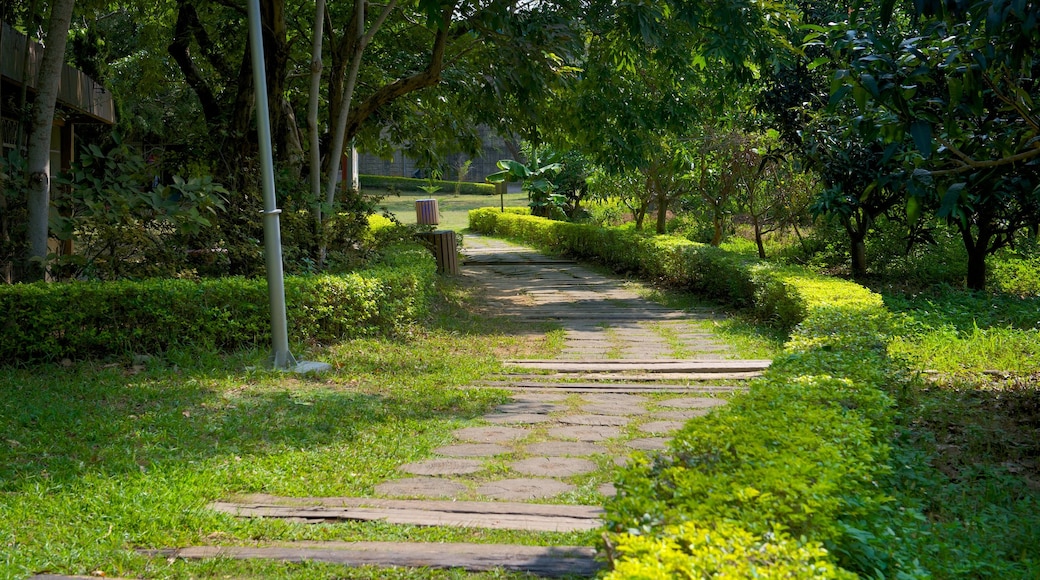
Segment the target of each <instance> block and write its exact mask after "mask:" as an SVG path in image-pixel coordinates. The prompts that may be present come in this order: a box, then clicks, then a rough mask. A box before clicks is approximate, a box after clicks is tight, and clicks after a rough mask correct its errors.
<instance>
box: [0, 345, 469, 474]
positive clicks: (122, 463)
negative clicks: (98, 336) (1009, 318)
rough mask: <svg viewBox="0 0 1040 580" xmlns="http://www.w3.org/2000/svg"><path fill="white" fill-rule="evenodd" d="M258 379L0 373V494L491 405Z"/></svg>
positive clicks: (52, 369) (294, 446)
mask: <svg viewBox="0 0 1040 580" xmlns="http://www.w3.org/2000/svg"><path fill="white" fill-rule="evenodd" d="M388 370H389V372H393V369H388ZM259 375H261V376H258V377H253V378H251V377H249V376H246V377H241V376H238V377H234V376H233V377H228V376H227V374H224V373H217V372H196V373H182V372H178V371H177V370H170V369H167V370H156V371H147V372H143V373H140V374H136V375H132V376H127V375H126V374H125V373H124V370H123V369H122V368H118V369H117V368H108V369H97V368H95V367H94V365H91V364H88V363H84V364H81V365H78V366H77V367H75V368H72V369H64V368H60V367H57V366H41V367H37V368H34V369H32V370H12V369H4V370H0V383H2V384H4V385H6V386H5V387H4V388H3V389H2V390H0V425H2V427H0V491H15V490H18V489H19V488H21V487H22V485H23V484H25V483H26V482H28V481H32V480H36V481H38V480H45V481H47V482H48V484H49V485H61V484H67V483H73V482H75V481H76V480H78V479H80V478H82V477H83V476H85V475H88V474H104V475H106V476H112V475H118V474H120V473H135V472H139V471H146V470H151V469H154V468H156V467H160V466H163V465H174V464H189V463H199V462H203V461H205V460H207V459H209V458H212V457H217V456H223V457H239V456H262V455H267V454H272V453H278V452H280V451H285V450H304V449H309V448H316V447H322V446H326V445H336V444H343V443H349V442H351V441H355V440H357V439H358V438H359V436H360V435H362V434H363V433H365V432H366V431H368V430H370V429H372V428H373V427H374V426H376V425H379V424H383V423H406V422H411V421H424V420H429V419H450V418H456V417H458V418H466V417H472V416H474V415H476V414H478V413H480V412H483V410H484V409H485V408H486V406H487V404H488V403H487V401H488V398H486V397H484V398H480V397H473V396H471V395H469V394H467V393H465V392H461V391H454V390H450V389H433V388H425V389H424V388H419V389H416V391H415V395H410V394H409V393H408V392H407V391H406V390H400V391H395V392H394V393H393V394H384V393H375V394H373V393H366V392H358V391H357V390H353V387H352V386H351V383H349V382H348V383H346V384H344V383H343V382H336V381H329V382H316V381H307V380H302V381H301V380H300V379H296V378H289V377H285V378H282V377H273V378H272V377H270V376H269V375H271V373H260V374H259ZM262 375H267V376H262ZM418 395H422V396H421V399H420V397H419V396H418Z"/></svg>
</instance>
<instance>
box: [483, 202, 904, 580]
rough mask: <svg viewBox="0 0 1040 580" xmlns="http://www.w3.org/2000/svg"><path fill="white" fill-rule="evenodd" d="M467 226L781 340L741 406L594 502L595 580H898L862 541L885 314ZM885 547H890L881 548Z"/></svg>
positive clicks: (512, 227) (732, 269) (899, 570)
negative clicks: (600, 522)
mask: <svg viewBox="0 0 1040 580" xmlns="http://www.w3.org/2000/svg"><path fill="white" fill-rule="evenodd" d="M470 227H471V228H472V229H474V230H477V231H480V232H482V233H485V234H493V235H500V236H504V237H508V238H512V239H515V240H518V241H522V242H525V243H528V244H531V245H534V246H537V247H539V248H541V249H544V250H548V251H551V252H555V253H559V254H568V255H573V256H576V257H579V258H584V259H592V260H596V261H599V262H601V263H604V264H606V265H608V266H610V267H612V268H613V269H614V270H616V271H623V272H633V273H637V274H639V275H642V276H645V277H649V278H653V279H657V280H663V281H665V282H667V283H669V284H673V285H676V286H679V287H683V288H686V289H689V290H692V291H695V292H698V293H703V294H708V295H710V296H712V297H714V298H716V299H720V300H722V301H725V302H727V303H730V304H733V305H736V306H740V307H747V308H751V309H753V311H754V312H756V313H757V314H758V315H759V316H761V317H763V318H764V319H767V320H769V321H771V322H772V323H774V324H776V325H778V326H780V327H782V328H785V329H787V330H789V331H790V332H791V338H790V340H789V341H788V343H787V344H786V346H785V352H784V354H783V355H782V356H780V357H778V358H777V359H776V360H774V362H773V365H772V366H771V367H770V368H769V369H768V370H767V371H766V373H765V374H764V376H763V377H762V378H761V379H757V380H755V381H752V382H751V384H750V388H749V391H748V393H746V394H742V395H738V396H735V397H734V398H733V400H732V401H731V403H730V404H729V405H726V406H724V407H721V408H719V409H717V410H716V411H714V412H712V413H711V414H709V415H708V416H706V417H703V418H698V419H696V420H693V421H690V422H688V423H687V424H686V426H685V427H684V428H683V429H682V430H681V431H680V432H679V433H677V434H676V436H675V437H674V439H673V441H672V442H671V444H670V446H669V449H668V452H667V453H663V454H655V455H637V456H636V458H635V459H634V460H633V461H632V462H631V463H630V465H629V466H628V467H626V468H625V470H623V472H622V474H621V476H620V478H619V481H618V482H617V485H616V486H617V490H618V492H617V495H616V496H615V497H614V498H613V499H612V500H610V501H609V502H608V504H607V506H606V507H607V513H606V516H605V520H606V523H607V527H608V536H607V543H608V547H609V548H610V550H609V551H611V552H612V553H613V554H614V555H615V556H614V560H613V567H614V569H613V571H612V572H611V573H610V575H609V576H608V577H610V578H618V579H620V578H669V577H675V575H674V573H675V572H676V571H679V570H682V571H683V574H686V575H689V576H690V577H726V578H729V577H731V578H744V577H761V578H849V577H855V574H864V575H867V576H871V577H873V576H878V575H879V574H880V575H881V576H886V577H895V576H900V575H902V576H903V577H913V576H914V572H916V569H915V564H914V562H908V561H902V560H901V559H900V558H901V557H902V558H903V559H904V560H905V555H897V554H896V552H897V551H898V548H895V547H893V545H892V544H891V543H892V542H893V538H898V535H899V532H898V529H897V530H896V531H895V532H893V533H892V534H889V537H887V538H885V539H884V541H882V540H880V539H879V538H878V537H877V536H875V535H873V534H871V533H865V532H864V531H863V528H871V529H877V528H891V527H893V526H894V527H896V528H898V524H894V523H893V524H892V525H889V523H891V520H890V521H888V522H884V524H885V525H884V526H878V525H876V524H877V523H878V522H879V521H880V520H881V519H884V518H889V517H890V515H891V513H892V508H891V506H889V503H890V502H891V498H890V497H889V496H888V495H886V494H885V493H884V491H883V490H882V487H881V486H880V485H879V481H881V480H882V479H883V478H884V476H885V475H886V474H887V473H888V472H889V467H888V464H889V452H890V450H889V446H888V442H889V441H891V437H892V436H893V432H894V402H893V399H892V397H890V396H889V392H891V389H894V388H899V386H898V385H899V383H900V381H903V380H907V379H905V378H903V377H901V375H900V373H899V372H898V370H897V369H896V368H895V367H894V365H893V364H891V363H890V361H889V360H888V359H887V356H886V354H885V345H886V344H887V341H888V338H889V334H890V327H891V314H890V313H889V312H888V311H887V310H886V309H885V307H884V304H883V302H882V300H881V297H880V296H879V295H877V294H874V293H872V292H870V291H869V290H867V289H866V288H863V287H862V286H859V285H857V284H855V283H852V282H849V281H845V280H839V279H835V278H829V277H826V276H822V275H819V274H816V273H814V272H812V271H810V270H808V269H805V268H799V267H778V266H775V265H772V264H768V263H765V262H760V261H758V260H756V259H754V258H749V257H746V256H739V255H734V254H731V253H728V252H725V251H724V250H720V249H718V248H713V247H711V246H706V245H703V244H697V243H694V242H690V241H688V240H685V239H681V238H674V237H669V236H649V235H643V234H641V233H639V232H634V231H632V230H625V229H616V228H603V227H595V226H588V225H579V224H569V223H563V222H553V221H551V220H546V219H543V218H537V217H531V216H518V215H512V214H508V213H501V212H499V211H498V210H496V209H493V208H491V209H489V208H482V209H478V210H474V211H472V212H470ZM896 544H898V541H896Z"/></svg>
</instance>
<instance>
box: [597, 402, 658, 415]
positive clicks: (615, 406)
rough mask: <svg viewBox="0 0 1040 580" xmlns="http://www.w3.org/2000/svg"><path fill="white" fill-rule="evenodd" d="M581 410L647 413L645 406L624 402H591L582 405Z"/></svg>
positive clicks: (612, 413)
mask: <svg viewBox="0 0 1040 580" xmlns="http://www.w3.org/2000/svg"><path fill="white" fill-rule="evenodd" d="M581 411H582V412H583V413H591V414H593V415H643V414H645V413H649V411H647V410H646V407H642V406H638V405H631V404H625V403H592V404H589V405H582V407H581Z"/></svg>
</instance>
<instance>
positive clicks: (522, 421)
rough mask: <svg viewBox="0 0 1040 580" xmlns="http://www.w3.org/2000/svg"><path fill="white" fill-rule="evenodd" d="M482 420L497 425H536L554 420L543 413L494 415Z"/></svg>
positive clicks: (485, 416) (486, 416)
mask: <svg viewBox="0 0 1040 580" xmlns="http://www.w3.org/2000/svg"><path fill="white" fill-rule="evenodd" d="M481 418H482V419H484V420H485V421H487V422H488V423H495V424H496V425H535V424H537V423H545V422H548V421H551V420H552V419H551V418H550V417H549V416H548V415H545V414H543V413H494V414H491V415H484V416H483V417H481Z"/></svg>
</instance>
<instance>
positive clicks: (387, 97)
mask: <svg viewBox="0 0 1040 580" xmlns="http://www.w3.org/2000/svg"><path fill="white" fill-rule="evenodd" d="M454 10H455V6H454V2H453V3H452V4H451V5H449V6H447V7H446V8H445V9H444V11H443V12H442V21H441V24H442V25H441V26H440V27H439V28H438V29H437V36H436V38H435V39H434V43H433V51H432V53H431V54H430V62H429V64H428V65H427V66H426V69H425V70H423V71H422V72H419V73H416V74H414V75H411V76H407V77H404V78H400V79H397V80H396V81H394V82H392V83H390V84H388V85H385V86H383V87H381V88H380V89H378V90H377V91H376V92H375V93H373V94H372V95H370V96H369V97H368V98H367V99H365V101H364V102H362V103H361V104H360V105H358V107H357V109H354V110H352V111H351V112H350V117H349V118H348V119H347V136H348V137H352V136H354V135H356V134H357V132H358V129H359V128H360V127H361V124H362V123H363V122H364V121H365V119H367V118H369V117H370V116H372V114H373V113H375V112H376V111H378V110H379V108H380V107H382V106H384V105H387V104H389V103H391V102H393V101H394V100H395V99H397V98H399V97H401V96H404V95H407V94H408V93H411V92H414V91H417V90H419V89H424V88H426V87H430V86H433V85H436V84H437V83H438V82H440V80H441V72H442V71H443V70H444V52H445V49H446V47H447V44H448V37H449V36H450V34H451V32H450V28H451V27H450V25H451V16H452V13H453V12H454Z"/></svg>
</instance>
